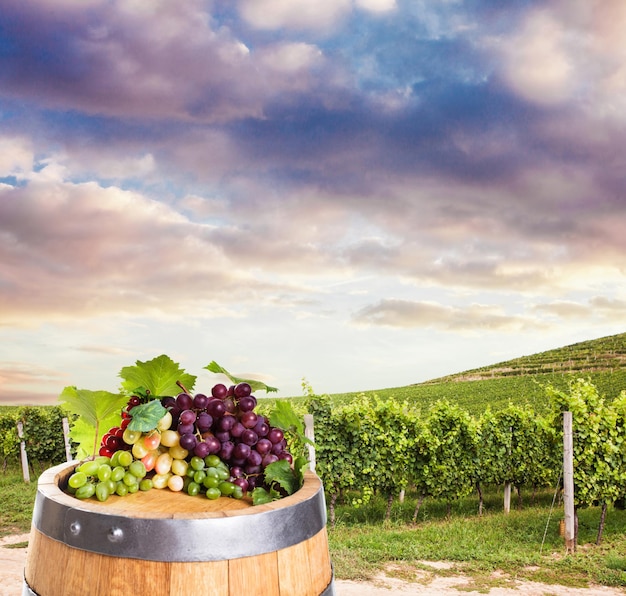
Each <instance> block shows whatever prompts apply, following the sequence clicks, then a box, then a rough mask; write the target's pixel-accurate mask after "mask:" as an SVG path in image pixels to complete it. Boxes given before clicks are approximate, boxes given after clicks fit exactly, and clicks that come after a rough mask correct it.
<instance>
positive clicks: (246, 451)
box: [233, 443, 252, 461]
mask: <svg viewBox="0 0 626 596" xmlns="http://www.w3.org/2000/svg"><path fill="white" fill-rule="evenodd" d="M250 451H252V448H251V447H250V445H246V444H245V443H237V445H235V448H234V449H233V458H235V459H243V460H244V461H245V460H246V459H247V458H248V456H249V455H250Z"/></svg>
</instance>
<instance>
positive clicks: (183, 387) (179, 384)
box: [176, 381, 189, 393]
mask: <svg viewBox="0 0 626 596" xmlns="http://www.w3.org/2000/svg"><path fill="white" fill-rule="evenodd" d="M176 384H177V385H178V386H179V387H180V388H181V389H182V390H183V391H184V392H185V393H189V391H188V390H187V387H185V386H184V385H183V384H182V383H181V382H180V381H176Z"/></svg>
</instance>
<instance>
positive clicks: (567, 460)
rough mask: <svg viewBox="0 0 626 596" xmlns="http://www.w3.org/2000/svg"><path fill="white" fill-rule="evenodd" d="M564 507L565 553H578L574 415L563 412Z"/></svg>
mask: <svg viewBox="0 0 626 596" xmlns="http://www.w3.org/2000/svg"><path fill="white" fill-rule="evenodd" d="M563 507H564V517H565V552H566V553H567V554H570V553H575V552H576V517H575V516H576V513H575V510H574V439H573V435H572V413H571V412H563Z"/></svg>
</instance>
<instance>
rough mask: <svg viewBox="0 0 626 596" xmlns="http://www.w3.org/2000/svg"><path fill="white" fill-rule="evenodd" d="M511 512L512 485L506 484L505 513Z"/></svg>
mask: <svg viewBox="0 0 626 596" xmlns="http://www.w3.org/2000/svg"><path fill="white" fill-rule="evenodd" d="M510 512H511V483H510V482H506V483H505V484H504V513H510Z"/></svg>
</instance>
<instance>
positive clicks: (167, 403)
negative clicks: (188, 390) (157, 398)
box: [161, 395, 176, 410]
mask: <svg viewBox="0 0 626 596" xmlns="http://www.w3.org/2000/svg"><path fill="white" fill-rule="evenodd" d="M161 405H162V406H163V407H164V408H167V409H168V410H170V409H171V408H173V407H174V406H175V405H176V398H175V397H172V396H171V395H166V396H165V397H162V398H161Z"/></svg>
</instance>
